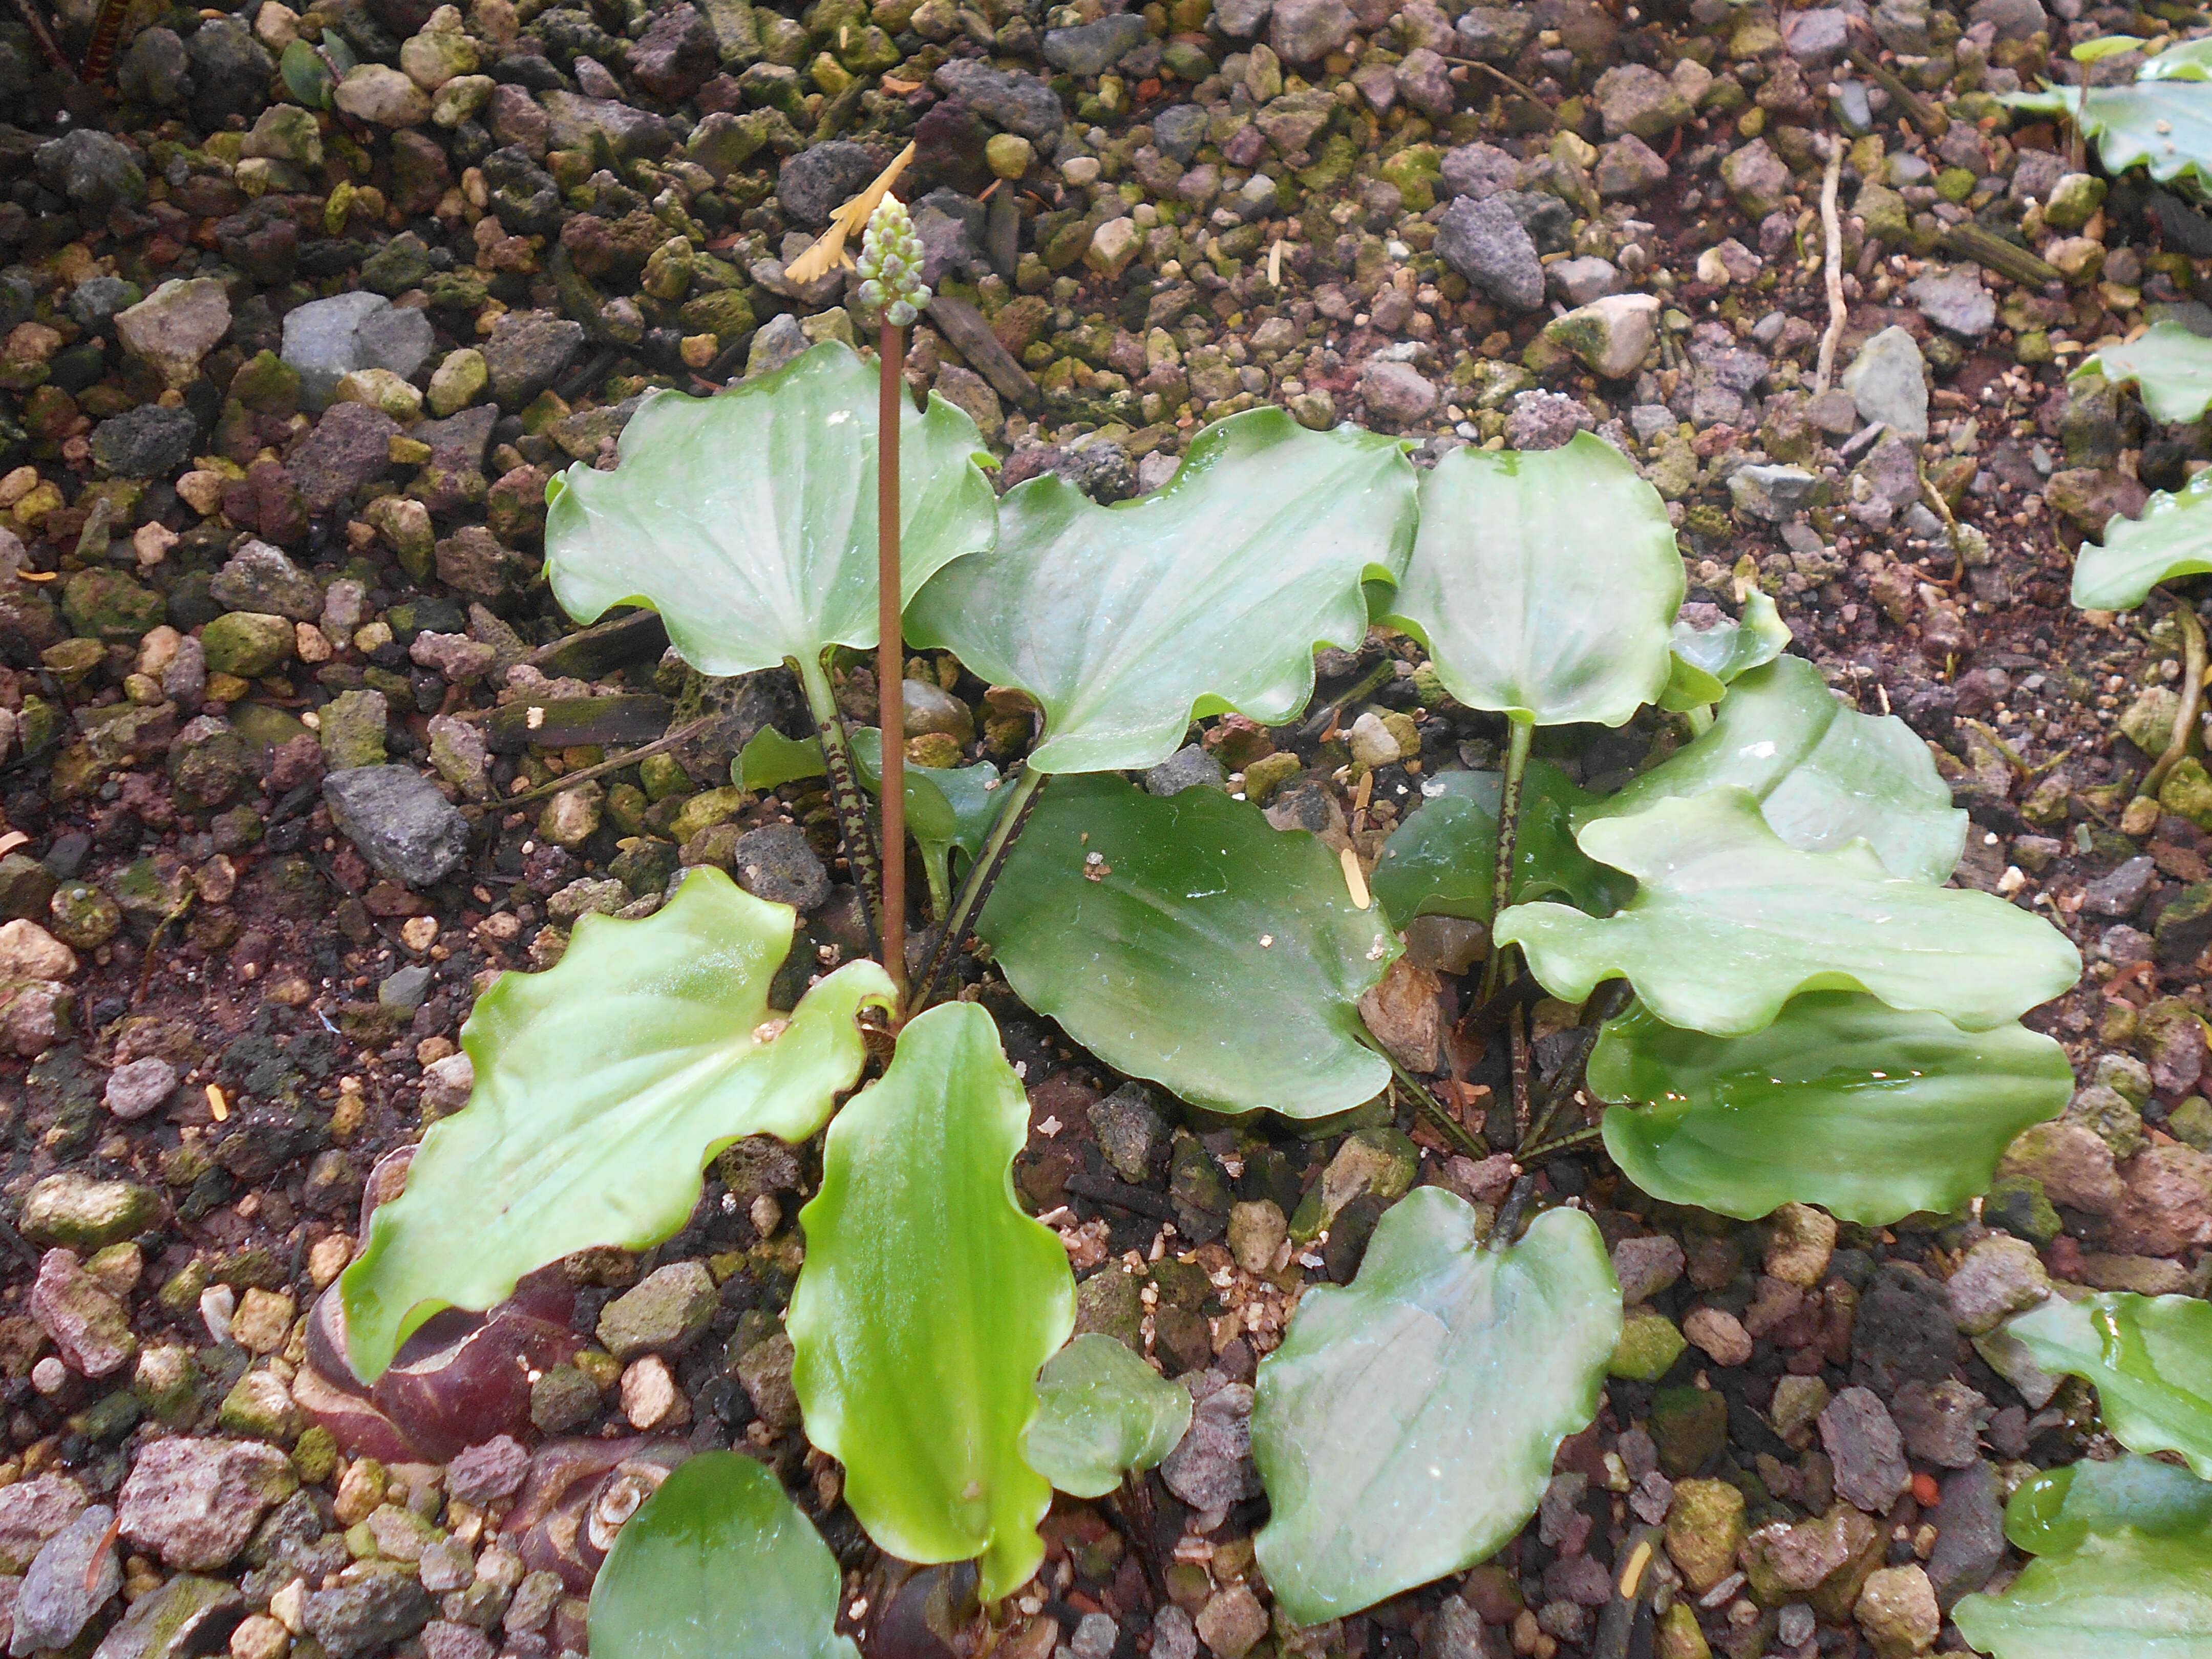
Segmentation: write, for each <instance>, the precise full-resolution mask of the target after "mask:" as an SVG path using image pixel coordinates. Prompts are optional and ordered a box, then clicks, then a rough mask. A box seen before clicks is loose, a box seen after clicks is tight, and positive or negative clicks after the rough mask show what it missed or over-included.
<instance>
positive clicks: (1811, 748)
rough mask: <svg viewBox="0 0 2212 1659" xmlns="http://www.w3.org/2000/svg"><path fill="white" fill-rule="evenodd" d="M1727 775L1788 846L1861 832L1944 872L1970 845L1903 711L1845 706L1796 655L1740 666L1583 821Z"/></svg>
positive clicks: (1906, 860)
mask: <svg viewBox="0 0 2212 1659" xmlns="http://www.w3.org/2000/svg"><path fill="white" fill-rule="evenodd" d="M1728 786H1733V787H1736V788H1739V789H1747V790H1749V791H1750V792H1751V793H1752V794H1753V796H1755V797H1756V798H1757V799H1758V800H1759V811H1761V812H1762V813H1763V814H1764V815H1765V819H1766V822H1767V823H1768V824H1769V825H1770V826H1771V828H1772V829H1773V830H1774V832H1775V834H1777V835H1778V836H1781V837H1782V839H1783V840H1784V841H1785V842H1789V843H1790V845H1791V846H1792V847H1802V848H1804V849H1805V850H1806V851H1808V852H1813V853H1824V852H1829V851H1832V850H1833V849H1835V848H1839V847H1844V846H1848V845H1849V844H1850V842H1853V841H1857V840H1862V839H1863V840H1865V841H1867V842H1870V843H1871V844H1872V845H1873V848H1874V850H1875V853H1876V854H1879V855H1880V856H1881V861H1882V862H1883V863H1884V864H1886V865H1887V866H1889V869H1890V871H1891V872H1892V873H1893V874H1895V875H1899V876H1905V877H1908V878H1911V879H1912V880H1915V881H1924V882H1929V883H1931V884H1942V883H1943V882H1946V881H1948V880H1949V879H1950V878H1951V872H1952V870H1953V869H1954V867H1955V866H1957V864H1958V862H1959V854H1960V850H1961V849H1962V848H1964V847H1965V846H1966V813H1965V812H1963V811H1960V810H1959V809H1957V808H1956V807H1954V806H1953V805H1951V791H1950V787H1949V786H1948V785H1947V784H1946V783H1945V782H1944V781H1943V780H1942V775H1940V774H1938V773H1937V771H1936V763H1935V762H1934V761H1933V760H1931V759H1930V758H1929V754H1928V746H1927V744H1924V743H1923V742H1922V741H1921V740H1920V739H1919V738H1917V737H1916V736H1914V735H1913V733H1912V731H1911V728H1910V727H1909V726H1906V725H1905V722H1904V721H1903V720H1897V719H1894V718H1893V717H1889V716H1883V717H1881V718H1876V717H1875V716H1872V715H1868V714H1860V713H1858V712H1857V710H1855V709H1851V708H1845V707H1844V705H1843V704H1842V703H1840V702H1838V701H1837V699H1836V696H1835V695H1834V693H1832V692H1831V691H1830V690H1828V688H1827V685H1826V682H1824V681H1823V680H1822V679H1821V678H1820V670H1819V669H1817V668H1815V667H1814V666H1813V665H1812V664H1811V663H1809V662H1807V661H1806V660H1805V659H1803V658H1802V657H1783V658H1780V659H1777V660H1776V661H1774V662H1771V663H1769V664H1768V665H1766V666H1765V667H1764V668H1755V669H1753V670H1751V671H1748V672H1747V673H1745V674H1744V675H1743V676H1742V677H1741V678H1739V679H1738V680H1737V681H1736V682H1735V684H1734V685H1732V686H1730V687H1729V695H1728V699H1727V701H1726V702H1723V703H1722V704H1721V705H1720V708H1719V710H1718V711H1717V714H1716V715H1715V717H1714V720H1713V724H1712V726H1711V728H1710V729H1709V730H1707V731H1706V732H1705V733H1704V734H1703V735H1702V736H1700V737H1699V738H1697V739H1696V740H1695V741H1694V742H1692V743H1690V744H1687V745H1686V746H1685V747H1684V748H1683V749H1681V750H1679V751H1678V752H1676V753H1675V754H1674V755H1672V756H1670V757H1668V759H1666V760H1665V761H1662V763H1660V764H1658V765H1657V766H1655V767H1653V768H1652V769H1650V771H1649V772H1646V773H1644V775H1643V776H1641V777H1639V778H1638V779H1636V780H1635V781H1633V782H1632V783H1630V784H1629V785H1628V786H1627V787H1626V788H1625V789H1623V790H1621V792H1620V793H1619V794H1617V795H1614V796H1613V797H1612V798H1611V799H1608V800H1606V801H1604V802H1602V803H1601V804H1600V805H1597V806H1595V807H1594V808H1591V809H1590V810H1589V811H1585V812H1584V813H1583V817H1582V819H1581V822H1582V823H1592V822H1595V821H1596V820H1597V819H1600V818H1613V817H1626V816H1628V815H1630V814H1632V813H1635V812H1640V811H1644V809H1645V808H1646V807H1648V806H1650V805H1652V804H1653V803H1654V802H1656V801H1661V800H1665V799H1670V798H1673V797H1675V796H1682V795H1702V794H1704V793H1706V792H1708V791H1709V790H1712V789H1717V788H1721V787H1728Z"/></svg>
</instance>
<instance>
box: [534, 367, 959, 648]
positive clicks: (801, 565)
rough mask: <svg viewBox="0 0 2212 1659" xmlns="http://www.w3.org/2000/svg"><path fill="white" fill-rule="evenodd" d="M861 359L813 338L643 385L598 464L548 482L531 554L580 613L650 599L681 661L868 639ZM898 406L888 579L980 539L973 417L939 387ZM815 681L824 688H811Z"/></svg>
mask: <svg viewBox="0 0 2212 1659" xmlns="http://www.w3.org/2000/svg"><path fill="white" fill-rule="evenodd" d="M876 404H877V384H876V373H875V370H874V369H873V368H871V367H869V366H868V365H866V364H864V363H862V362H861V361H860V358H859V356H857V355H855V354H854V351H853V349H852V348H851V347H849V346H846V345H841V344H839V343H836V342H835V341H825V342H823V343H822V344H820V345H817V346H815V347H814V348H812V349H811V350H808V351H805V352H802V353H801V354H800V355H799V356H797V357H796V358H794V359H793V360H792V362H790V363H788V364H787V365H786V366H785V367H784V368H780V369H778V370H777V371H776V372H775V374H768V375H763V376H762V377H761V378H760V379H758V380H746V381H744V382H743V383H742V384H741V385H739V386H736V387H734V388H732V390H730V391H727V392H720V393H718V394H717V395H715V396H714V397H712V398H687V397H684V396H682V395H681V394H679V393H676V392H650V393H648V394H647V397H646V399H645V401H644V402H643V403H642V404H640V405H639V406H638V410H637V413H636V414H635V415H634V416H631V417H630V421H629V425H628V426H626V427H624V428H623V434H622V437H621V438H620V440H619V441H617V452H618V453H619V456H620V460H619V463H618V464H617V466H616V468H615V470H614V471H611V472H601V471H598V470H597V469H596V468H594V467H592V466H590V465H586V464H585V463H582V462H579V463H578V464H577V465H574V466H572V467H570V468H569V469H568V471H565V472H563V473H562V474H561V475H560V476H559V477H556V479H554V481H553V482H552V483H551V484H550V486H549V487H548V489H547V490H546V496H547V501H548V503H549V506H548V508H547V511H546V515H545V570H546V574H547V576H548V577H549V578H550V580H551V582H552V585H553V595H554V597H555V598H556V599H558V600H560V602H561V605H562V608H563V609H564V610H566V611H568V614H569V615H570V616H572V617H576V618H577V619H578V620H579V621H581V622H591V621H592V620H593V619H595V618H596V617H599V616H600V615H602V614H603V613H605V611H608V610H610V609H611V608H612V607H613V606H615V605H651V606H653V608H654V609H655V610H657V611H659V612H660V613H661V617H662V619H663V620H664V621H665V622H666V623H667V624H668V637H669V640H670V641H671V643H672V644H673V645H674V646H675V647H676V649H677V651H678V653H680V654H681V655H682V657H683V658H684V661H686V662H688V663H690V665H692V666H693V667H694V668H696V669H697V670H699V671H700V672H702V673H703V674H744V673H749V672H750V671H753V670H755V669H761V668H774V667H775V666H776V665H778V664H780V663H781V662H783V661H784V660H785V659H787V658H788V659H795V660H796V661H797V662H798V663H799V666H800V669H801V671H805V672H809V673H810V674H814V675H818V674H819V673H820V671H821V657H822V653H823V651H824V650H825V649H827V648H828V647H830V646H832V645H847V646H853V647H867V646H872V645H873V644H875V642H876V555H877V549H876ZM901 410H902V413H901V415H900V419H899V442H900V446H901V447H900V451H899V481H900V489H901V496H900V502H899V507H900V526H901V528H900V532H899V534H900V548H901V554H902V565H901V570H900V585H901V586H902V588H903V589H904V593H903V595H902V597H903V598H904V599H909V600H910V599H912V598H913V597H914V594H915V591H916V590H917V589H919V588H920V587H921V585H922V584H923V583H924V582H925V581H927V580H929V578H930V576H931V575H932V574H933V573H934V572H936V571H937V570H939V569H940V568H943V567H944V566H945V565H946V564H947V563H948V562H951V561H953V560H956V559H958V558H959V557H960V556H962V555H963V554H971V553H975V552H979V551H981V550H984V549H987V548H988V547H989V546H990V545H991V543H992V538H993V533H994V518H993V500H992V494H991V486H990V483H989V482H988V481H987V480H986V479H985V477H983V474H982V472H981V471H980V470H979V469H978V468H977V467H976V465H975V460H976V459H977V458H978V457H979V456H981V455H983V454H984V453H986V452H985V451H984V448H983V442H982V440H981V438H980V437H978V436H977V435H976V432H975V422H973V421H971V420H969V418H968V416H966V415H964V414H963V413H962V412H961V411H960V410H957V409H955V408H954V407H953V406H952V405H951V404H949V403H947V402H945V399H943V398H939V397H936V396H932V397H931V398H930V400H929V409H928V412H927V414H921V413H917V412H916V411H915V408H914V406H913V404H911V403H905V402H902V404H901ZM824 689H825V690H826V688H824Z"/></svg>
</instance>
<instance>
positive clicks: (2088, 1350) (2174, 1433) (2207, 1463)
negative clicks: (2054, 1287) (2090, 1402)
mask: <svg viewBox="0 0 2212 1659" xmlns="http://www.w3.org/2000/svg"><path fill="white" fill-rule="evenodd" d="M2005 1329H2006V1330H2007V1331H2008V1332H2009V1333H2010V1334H2012V1335H2013V1336H2015V1337H2016V1338H2018V1339H2019V1340H2020V1342H2021V1345H2022V1346H2025V1347H2026V1348H2027V1352H2028V1355H2029V1357H2030V1358H2033V1360H2034V1361H2035V1363H2036V1364H2039V1365H2040V1366H2041V1367H2042V1368H2043V1369H2044V1370H2046V1371H2052V1372H2057V1371H2065V1372H2069V1373H2070V1374H2071V1375H2073V1376H2081V1377H2086V1378H2087V1379H2088V1380H2089V1381H2090V1382H2091V1383H2094V1384H2096V1387H2097V1405H2098V1409H2099V1410H2100V1412H2101V1413H2103V1415H2104V1419H2105V1426H2106V1428H2107V1429H2109V1430H2110V1431H2112V1437H2114V1438H2115V1439H2117V1440H2118V1442H2119V1443H2121V1444H2122V1445H2124V1446H2125V1447H2127V1448H2128V1449H2130V1451H2138V1452H2164V1451H2170V1452H2179V1453H2180V1454H2181V1455H2182V1457H2183V1458H2184V1459H2185V1460H2186V1462H2188V1464H2189V1467H2190V1468H2191V1469H2193V1470H2195V1471H2196V1472H2197V1476H2198V1477H2199V1478H2200V1479H2212V1303H2208V1302H2204V1301H2202V1300H2200V1299H2199V1298H2197V1297H2191V1296H2137V1295H2136V1294H2135V1293H2133V1292H2132V1291H2104V1292H2101V1293H2100V1294H2098V1295H2095V1296H2092V1297H2085V1298H2084V1299H2082V1300H2081V1301H2079V1302H2068V1301H2065V1300H2063V1298H2061V1297H2055V1296H2054V1297H2051V1300H2049V1301H2048V1302H2045V1303H2044V1304H2042V1305H2041V1306H2039V1307H2036V1308H2033V1309H2031V1310H2028V1311H2027V1313H2024V1314H2021V1316H2019V1317H2017V1318H2015V1319H2014V1320H2012V1321H2011V1322H2009V1323H2008V1325H2007V1326H2006V1327H2005Z"/></svg>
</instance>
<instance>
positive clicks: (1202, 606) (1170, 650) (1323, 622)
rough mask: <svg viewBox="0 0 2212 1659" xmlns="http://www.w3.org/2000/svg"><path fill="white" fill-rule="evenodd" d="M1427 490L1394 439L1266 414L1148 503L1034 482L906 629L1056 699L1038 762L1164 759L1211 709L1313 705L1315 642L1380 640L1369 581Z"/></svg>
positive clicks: (1387, 560)
mask: <svg viewBox="0 0 2212 1659" xmlns="http://www.w3.org/2000/svg"><path fill="white" fill-rule="evenodd" d="M1413 501H1414V497H1413V467H1412V465H1410V464H1409V463H1408V462H1407V459H1406V458H1405V456H1404V455H1403V454H1402V453H1401V452H1400V450H1399V447H1398V445H1397V443H1396V441H1395V440H1392V439H1389V438H1385V437H1382V436H1380V435H1376V434H1373V433H1364V432H1358V431H1355V430H1354V429H1352V428H1349V427H1346V428H1339V429H1338V430H1336V431H1334V432H1327V433H1322V432H1308V431H1306V430H1304V428H1301V427H1299V426H1298V425H1297V422H1293V421H1292V420H1291V417H1290V416H1287V415H1285V414H1284V413H1283V412H1282V411H1281V410H1277V409H1257V410H1250V411H1249V412H1248V413H1245V414H1242V415H1235V416H1231V417H1230V418H1229V419H1227V420H1225V421H1222V422H1219V423H1218V424H1216V425H1214V426H1212V427H1210V428H1207V429H1206V432H1205V434H1204V435H1202V436H1200V438H1199V440H1198V441H1197V442H1195V443H1194V444H1193V445H1192V446H1191V448H1190V453H1188V455H1187V456H1186V457H1185V458H1184V459H1183V463H1182V469H1181V470H1180V471H1177V472H1176V476H1175V477H1174V479H1173V480H1172V481H1171V482H1170V483H1169V484H1168V486H1167V487H1166V488H1165V489H1161V490H1159V491H1158V492H1157V493H1155V494H1153V495H1147V496H1145V497H1143V498H1142V499H1140V500H1138V501H1124V502H1122V503H1121V504H1120V505H1118V506H1115V507H1100V506H1097V504H1095V503H1094V502H1092V501H1090V500H1089V499H1087V498H1086V497H1085V495H1083V494H1082V493H1081V492H1080V491H1079V490H1077V489H1075V488H1074V487H1073V485H1071V484H1069V483H1066V481H1065V480H1063V479H1061V478H1060V477H1059V476H1058V475H1057V474H1053V473H1048V474H1045V475H1044V476H1042V477H1036V478H1032V479H1030V481H1029V482H1028V483H1023V484H1018V485H1017V486H1016V487H1015V488H1014V489H1012V490H1009V491H1008V492H1007V494H1006V498H1005V499H1004V500H1003V501H1001V502H1000V504H999V544H998V548H997V550H995V551H994V552H993V553H991V554H990V555H988V556H985V557H981V558H976V559H969V560H963V561H961V562H958V563H957V564H954V565H952V566H951V567H949V568H946V569H945V571H944V572H943V573H942V574H939V576H938V578H937V579H936V580H933V581H932V582H931V583H930V584H929V586H927V588H925V589H923V590H922V592H921V594H920V596H919V597H918V598H917V599H915V602H914V605H913V606H912V608H911V610H910V611H909V612H908V617H907V632H908V637H909V639H910V641H912V642H913V643H914V644H915V645H923V646H943V647H948V648H950V649H951V651H953V652H954V653H956V654H957V655H958V657H959V658H960V660H961V661H962V662H963V663H965V664H966V665H968V666H969V668H971V669H973V670H974V671H975V672H976V673H978V674H980V675H981V676H982V677H983V678H986V679H987V680H989V681H991V682H992V683H993V684H998V685H1012V686H1019V687H1020V688H1021V689H1022V690H1025V691H1027V692H1029V693H1030V695H1032V696H1035V697H1036V699H1037V701H1038V702H1041V703H1042V705H1043V706H1044V710H1045V735H1044V739H1043V741H1042V743H1040V744H1037V746H1036V748H1035V749H1034V750H1032V751H1031V752H1030V765H1032V766H1034V767H1036V768H1037V769H1039V770H1041V771H1045V772H1090V771H1103V770H1106V769H1126V768H1135V767H1143V766H1150V765H1152V764H1154V763H1156V762H1158V761H1162V760H1164V759H1166V758H1167V757H1168V756H1170V755H1171V754H1173V753H1174V752H1175V750H1176V748H1177V747H1178V746H1180V744H1182V739H1183V732H1184V731H1185V729H1186V728H1187V727H1188V725H1189V723H1190V721H1191V719H1192V717H1193V713H1194V710H1195V711H1196V712H1197V713H1199V714H1209V713H1218V712H1220V711H1221V710H1222V709H1224V708H1236V709H1239V710H1242V711H1243V713H1245V714H1249V715H1250V716H1251V717H1252V718H1253V719H1254V720H1258V721H1260V722H1261V724H1262V725H1271V726H1272V725H1279V724H1281V723H1282V722H1284V721H1285V720H1289V719H1290V718H1291V716H1292V715H1294V714H1297V712H1298V710H1299V709H1301V708H1304V706H1305V703H1306V700H1307V698H1308V697H1309V696H1310V695H1311V693H1312V690H1313V647H1314V646H1315V645H1316V644H1317V643H1322V642H1327V643H1329V644H1333V645H1341V646H1346V647H1357V646H1358V644H1359V642H1360V641H1361V640H1362V639H1364V637H1365V635H1366V629H1367V605H1366V600H1365V599H1364V595H1363V593H1362V592H1361V587H1360V583H1361V579H1362V578H1363V577H1364V576H1366V575H1369V574H1382V575H1383V576H1385V577H1389V578H1392V579H1395V577H1396V576H1397V574H1398V573H1399V572H1400V570H1401V569H1402V568H1403V567H1404V564H1405V560H1406V553H1407V548H1408V546H1409V545H1410V544H1411V542H1412V538H1413V515H1414V505H1413Z"/></svg>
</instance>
